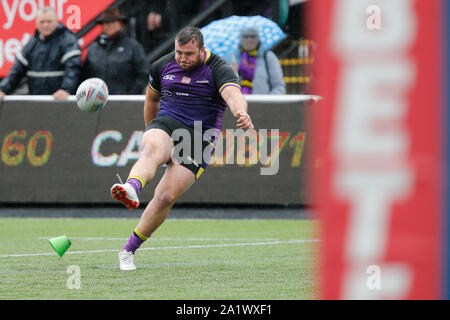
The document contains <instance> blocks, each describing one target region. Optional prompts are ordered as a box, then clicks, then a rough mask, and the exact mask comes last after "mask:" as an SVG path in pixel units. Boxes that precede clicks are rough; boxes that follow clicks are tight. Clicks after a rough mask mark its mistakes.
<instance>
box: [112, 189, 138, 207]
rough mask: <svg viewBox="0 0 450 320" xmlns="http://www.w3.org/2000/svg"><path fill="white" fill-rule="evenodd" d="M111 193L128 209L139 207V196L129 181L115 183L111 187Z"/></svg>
mask: <svg viewBox="0 0 450 320" xmlns="http://www.w3.org/2000/svg"><path fill="white" fill-rule="evenodd" d="M111 195H112V197H113V198H114V199H116V200H117V201H120V202H122V203H123V204H124V205H125V206H126V207H127V208H128V209H130V210H133V209H136V208H137V207H139V198H138V196H137V194H136V191H135V190H134V188H133V187H132V186H131V185H130V184H129V183H123V184H122V183H116V184H114V185H113V186H112V187H111Z"/></svg>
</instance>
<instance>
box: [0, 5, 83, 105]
mask: <svg viewBox="0 0 450 320" xmlns="http://www.w3.org/2000/svg"><path fill="white" fill-rule="evenodd" d="M80 68H81V50H80V48H79V46H78V42H77V38H76V37H75V35H74V34H73V33H72V32H71V31H70V30H69V29H67V28H66V27H65V26H64V25H63V24H61V23H58V19H57V17H56V13H55V11H54V9H53V8H51V7H43V8H40V9H39V10H38V12H37V15H36V32H35V34H34V36H33V37H32V38H31V39H30V40H29V41H28V43H27V44H26V45H25V47H24V48H23V49H22V51H21V52H18V53H17V55H16V62H15V64H14V65H13V66H12V68H11V71H10V72H9V74H8V76H7V77H6V78H5V79H3V81H2V83H1V85H0V98H2V97H3V96H5V95H6V94H10V93H12V92H13V91H14V90H15V89H16V88H17V86H18V85H19V83H20V81H21V80H22V78H23V77H24V76H27V82H28V90H29V94H33V95H53V97H54V98H55V99H66V98H67V97H68V96H69V95H70V94H74V93H75V91H76V89H77V84H78V80H79V77H80V71H81V70H80Z"/></svg>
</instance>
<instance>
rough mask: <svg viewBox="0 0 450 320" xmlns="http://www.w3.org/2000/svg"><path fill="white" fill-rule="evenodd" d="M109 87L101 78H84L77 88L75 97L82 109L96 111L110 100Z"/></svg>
mask: <svg viewBox="0 0 450 320" xmlns="http://www.w3.org/2000/svg"><path fill="white" fill-rule="evenodd" d="M108 96H109V94H108V87H107V86H106V83H105V81H103V80H102V79H99V78H90V79H87V80H84V81H83V82H82V83H81V84H80V86H79V87H78V89H77V94H76V96H75V99H76V101H77V106H78V108H80V110H81V111H86V112H95V111H97V110H100V109H101V108H103V107H104V106H105V104H106V102H108Z"/></svg>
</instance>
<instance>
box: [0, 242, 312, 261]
mask: <svg viewBox="0 0 450 320" xmlns="http://www.w3.org/2000/svg"><path fill="white" fill-rule="evenodd" d="M318 241H320V240H317V239H308V240H287V241H271V242H250V243H220V244H206V245H190V246H175V247H152V248H141V249H139V251H146V250H170V249H202V248H219V247H241V246H265V245H278V244H292V243H309V242H318ZM118 251H119V249H108V250H87V251H69V252H66V255H68V254H86V253H105V252H118ZM50 255H56V253H48V252H46V253H22V254H5V255H0V258H12V257H35V256H50Z"/></svg>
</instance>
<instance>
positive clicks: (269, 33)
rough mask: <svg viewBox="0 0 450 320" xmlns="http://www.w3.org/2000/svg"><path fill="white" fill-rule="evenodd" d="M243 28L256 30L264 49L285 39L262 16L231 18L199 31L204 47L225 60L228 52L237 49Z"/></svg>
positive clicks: (278, 30)
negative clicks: (201, 34)
mask: <svg viewBox="0 0 450 320" xmlns="http://www.w3.org/2000/svg"><path fill="white" fill-rule="evenodd" d="M243 27H253V28H255V29H256V30H258V35H259V41H260V42H261V44H262V45H263V46H264V48H266V49H269V48H270V47H272V46H273V45H274V44H276V43H277V42H279V41H280V40H282V39H284V38H285V37H286V34H285V33H284V32H283V31H282V30H281V28H280V27H279V26H278V25H277V24H276V23H275V22H273V21H272V20H269V19H267V18H264V17H262V16H251V17H240V16H231V17H228V18H225V19H220V20H216V21H213V22H211V23H210V24H208V25H207V26H205V27H203V28H201V29H200V30H201V32H202V33H203V37H204V40H205V47H206V48H207V49H209V50H211V51H212V52H214V53H215V54H218V55H219V56H221V57H222V58H225V57H227V55H228V54H229V52H230V51H233V50H235V49H236V48H237V47H238V45H239V37H240V34H241V29H242V28H243Z"/></svg>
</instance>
